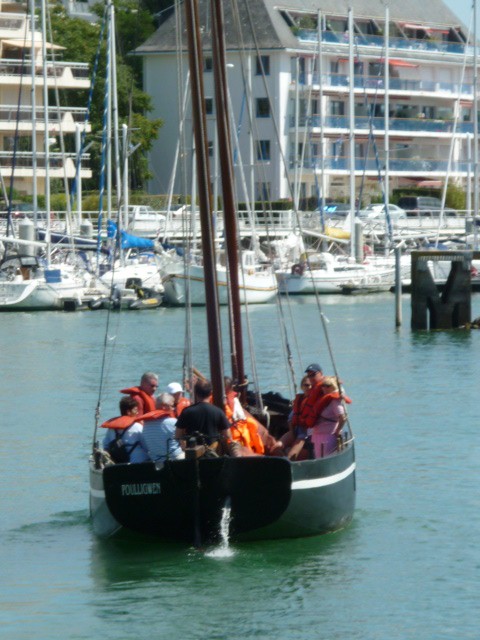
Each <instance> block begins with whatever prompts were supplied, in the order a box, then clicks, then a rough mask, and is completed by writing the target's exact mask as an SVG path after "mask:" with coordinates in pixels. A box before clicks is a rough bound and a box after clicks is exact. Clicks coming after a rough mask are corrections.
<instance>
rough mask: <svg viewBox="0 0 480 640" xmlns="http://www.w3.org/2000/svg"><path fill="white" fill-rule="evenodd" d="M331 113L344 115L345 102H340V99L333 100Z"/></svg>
mask: <svg viewBox="0 0 480 640" xmlns="http://www.w3.org/2000/svg"><path fill="white" fill-rule="evenodd" d="M330 113H331V115H332V116H344V115H345V103H344V102H340V100H332V102H331V103H330Z"/></svg>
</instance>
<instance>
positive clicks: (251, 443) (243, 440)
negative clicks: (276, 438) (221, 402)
mask: <svg viewBox="0 0 480 640" xmlns="http://www.w3.org/2000/svg"><path fill="white" fill-rule="evenodd" d="M233 394H234V395H233V396H232V395H230V394H228V395H227V404H226V405H225V414H226V416H227V418H228V420H229V422H230V431H231V434H232V440H234V441H235V442H239V443H240V444H241V445H243V446H244V447H247V448H248V449H250V451H252V452H253V453H258V454H263V453H265V447H264V446H263V442H262V439H261V438H260V435H259V433H258V424H257V421H256V420H255V418H254V417H253V416H251V415H250V414H249V413H248V411H245V420H233V407H232V406H231V405H233V399H234V398H235V392H233ZM229 395H230V398H229V397H228V396H229ZM229 400H230V402H229Z"/></svg>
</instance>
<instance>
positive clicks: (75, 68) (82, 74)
mask: <svg viewBox="0 0 480 640" xmlns="http://www.w3.org/2000/svg"><path fill="white" fill-rule="evenodd" d="M67 69H70V71H71V73H72V75H73V77H74V78H76V79H79V80H81V79H84V78H88V77H89V66H88V64H87V63H84V62H48V63H47V77H51V78H54V77H56V78H61V76H62V75H63V74H64V73H65V71H66V70H67ZM31 73H32V67H31V64H30V61H29V60H25V62H23V63H22V62H21V61H20V60H9V59H6V58H1V59H0V76H25V77H29V76H30V75H31ZM35 77H37V78H42V77H43V68H42V65H41V64H39V65H36V67H35Z"/></svg>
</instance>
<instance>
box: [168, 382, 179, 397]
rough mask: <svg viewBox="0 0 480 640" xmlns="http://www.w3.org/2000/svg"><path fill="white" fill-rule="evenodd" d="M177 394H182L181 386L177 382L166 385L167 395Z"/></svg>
mask: <svg viewBox="0 0 480 640" xmlns="http://www.w3.org/2000/svg"><path fill="white" fill-rule="evenodd" d="M179 392H183V389H182V385H181V384H180V383H179V382H171V383H170V384H169V385H167V393H171V394H172V395H173V394H174V393H179Z"/></svg>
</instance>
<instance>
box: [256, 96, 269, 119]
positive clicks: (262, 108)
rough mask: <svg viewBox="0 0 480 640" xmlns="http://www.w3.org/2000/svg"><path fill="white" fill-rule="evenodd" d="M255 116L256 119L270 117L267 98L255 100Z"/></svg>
mask: <svg viewBox="0 0 480 640" xmlns="http://www.w3.org/2000/svg"><path fill="white" fill-rule="evenodd" d="M256 104H257V108H256V114H257V118H269V117H270V102H269V101H268V98H257V102H256Z"/></svg>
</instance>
